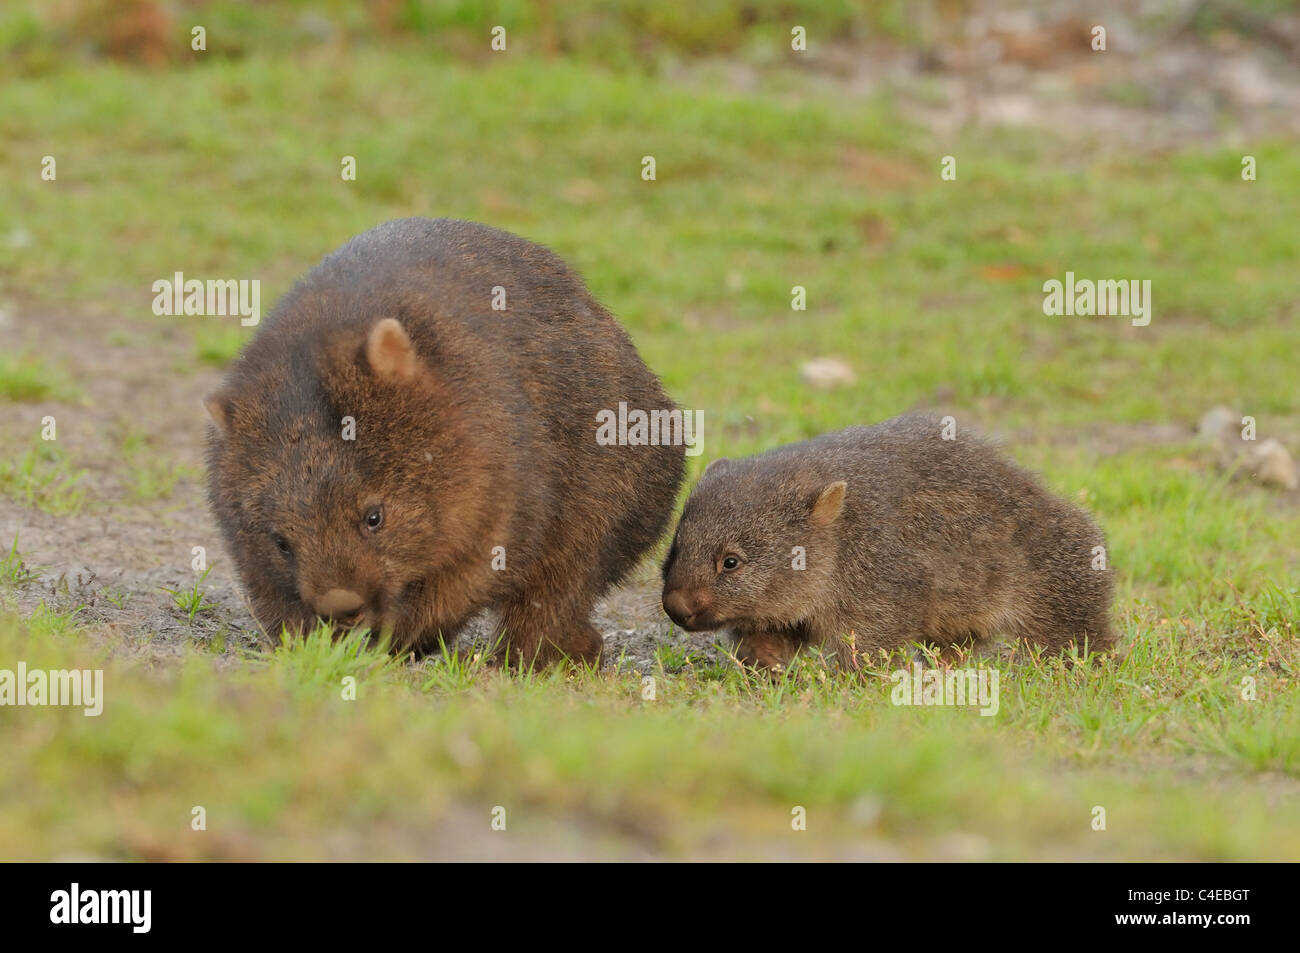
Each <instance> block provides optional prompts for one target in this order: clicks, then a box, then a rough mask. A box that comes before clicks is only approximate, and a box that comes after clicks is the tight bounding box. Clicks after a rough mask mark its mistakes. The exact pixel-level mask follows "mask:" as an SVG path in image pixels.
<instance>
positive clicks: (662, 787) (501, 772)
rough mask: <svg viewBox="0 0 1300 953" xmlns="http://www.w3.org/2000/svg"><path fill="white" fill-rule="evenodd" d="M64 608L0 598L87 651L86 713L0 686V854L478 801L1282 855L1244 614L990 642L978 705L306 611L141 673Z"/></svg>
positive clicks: (873, 685) (22, 630)
mask: <svg viewBox="0 0 1300 953" xmlns="http://www.w3.org/2000/svg"><path fill="white" fill-rule="evenodd" d="M1292 598H1294V595H1292ZM71 625H72V623H71V621H68V622H65V623H63V624H61V625H58V626H53V625H50V624H48V622H47V623H46V624H43V625H37V624H36V623H35V622H28V623H24V622H21V621H19V620H18V619H16V618H14V617H11V616H9V617H5V618H4V619H3V621H0V652H2V653H3V656H4V657H6V658H14V657H17V658H23V659H26V660H27V663H28V666H29V668H31V667H36V666H39V667H46V668H65V667H72V666H76V667H103V668H105V670H106V674H105V686H106V690H105V695H106V703H105V709H104V714H103V715H102V716H100V717H99V718H98V719H88V718H85V717H84V716H83V715H82V714H81V713H80V711H76V710H65V709H53V708H46V709H29V710H22V711H20V710H18V709H13V708H0V733H3V736H4V737H5V738H6V742H7V751H8V752H9V754H8V756H7V768H8V770H6V772H5V773H4V775H3V777H0V802H2V803H5V804H7V805H9V807H8V808H7V809H6V810H5V811H3V812H0V856H6V857H50V856H57V855H58V854H59V853H60V852H65V851H76V852H77V853H79V854H86V853H89V854H90V855H91V856H99V857H104V858H107V859H161V858H168V859H199V858H204V859H217V858H231V857H256V858H275V857H304V856H305V857H318V856H337V855H338V852H339V850H340V849H341V848H339V847H338V845H337V844H336V845H334V847H333V848H331V846H330V844H329V843H328V842H327V840H325V839H322V838H320V837H319V836H316V834H317V832H319V831H322V830H335V829H338V828H339V827H346V828H347V829H348V830H350V831H352V832H353V833H354V834H355V835H356V836H357V837H359V838H362V839H363V840H364V841H365V843H366V847H365V849H364V850H361V848H357V847H353V848H352V850H361V854H362V855H364V856H373V855H378V856H386V857H391V858H416V857H419V856H422V855H423V854H424V853H425V852H429V851H433V850H434V849H435V847H436V844H437V840H438V837H439V836H442V835H440V834H439V832H440V831H441V832H445V830H446V829H447V826H448V825H456V824H460V825H464V824H465V823H466V821H465V818H466V817H468V818H471V819H473V818H477V819H478V820H479V822H480V823H481V835H482V836H483V837H488V836H491V835H490V833H489V826H488V825H489V815H490V810H491V809H492V808H493V807H494V806H498V805H499V806H504V807H505V808H506V810H507V816H508V826H507V830H508V831H509V832H511V835H510V836H513V837H516V838H519V839H520V840H521V841H522V842H527V841H529V840H530V839H536V838H543V839H544V840H545V842H546V843H547V844H548V847H549V849H554V850H559V851H572V850H578V851H581V852H585V853H595V854H596V855H600V851H601V850H602V849H603V848H602V847H601V845H602V844H604V843H606V842H609V843H616V842H619V841H625V840H629V839H630V840H632V841H634V842H635V843H636V844H637V845H639V847H640V848H641V849H644V850H649V851H651V852H653V853H657V854H664V855H667V856H678V855H684V854H690V853H692V852H694V851H698V850H700V845H701V844H710V845H713V846H712V848H711V850H712V851H714V852H715V853H717V854H718V855H726V856H762V855H764V854H769V853H776V854H778V855H779V854H781V853H783V852H790V853H794V854H797V855H799V856H825V857H831V856H859V855H860V854H858V853H855V852H864V853H870V852H871V851H873V850H875V851H896V852H899V853H901V854H902V855H903V856H909V857H948V856H952V852H953V851H954V850H959V849H960V850H964V851H970V852H973V853H972V854H971V856H974V857H985V858H990V859H1006V858H1017V857H1020V858H1023V857H1039V858H1045V859H1061V858H1071V857H1073V858H1085V859H1121V858H1133V859H1139V858H1140V859H1153V858H1160V859H1204V860H1213V859H1227V858H1234V857H1241V856H1251V857H1266V858H1276V859H1292V860H1294V859H1296V858H1297V857H1300V802H1297V800H1296V798H1295V797H1294V790H1295V785H1296V783H1297V782H1296V774H1297V772H1298V771H1300V761H1298V759H1297V755H1298V751H1297V744H1296V733H1295V732H1294V730H1293V728H1294V725H1295V724H1296V719H1297V717H1300V710H1298V706H1297V697H1296V694H1295V693H1294V691H1292V690H1291V689H1290V687H1289V684H1288V682H1289V679H1290V678H1291V677H1293V676H1292V675H1288V674H1287V672H1288V671H1290V672H1294V670H1295V667H1296V666H1297V665H1300V655H1298V654H1297V647H1296V643H1295V640H1294V639H1291V640H1285V639H1281V638H1269V637H1268V636H1267V635H1266V634H1264V633H1261V632H1259V631H1258V630H1255V629H1250V630H1243V631H1242V634H1241V636H1240V637H1238V638H1236V639H1234V640H1232V641H1231V642H1229V643H1227V644H1225V643H1223V642H1222V641H1221V640H1220V639H1219V638H1217V637H1215V636H1212V635H1210V634H1208V633H1204V632H1196V631H1188V632H1184V633H1176V632H1175V631H1173V629H1172V627H1170V626H1159V625H1151V626H1147V625H1145V624H1144V625H1141V626H1138V627H1137V629H1136V632H1135V634H1136V636H1137V645H1136V646H1135V649H1134V651H1132V652H1131V653H1130V654H1129V656H1128V657H1127V658H1126V659H1124V660H1122V661H1116V660H1113V659H1112V660H1110V661H1106V662H1103V663H1102V664H1101V665H1100V666H1098V667H1084V666H1071V665H1069V664H1068V663H1066V662H1063V661H1062V660H1060V659H1042V658H1033V657H1028V658H1022V659H1017V660H1015V661H1012V662H1006V661H1003V662H994V663H992V664H994V665H996V666H997V667H998V669H999V671H1000V673H1001V686H1002V687H1001V710H1000V711H999V713H998V715H996V716H995V717H993V718H982V717H980V716H978V715H977V714H975V713H974V712H973V711H965V710H951V709H933V708H930V709H922V708H909V707H900V706H895V705H892V704H891V703H890V689H891V683H890V682H889V681H888V680H887V679H883V678H875V677H867V678H865V679H862V680H859V679H857V678H855V677H852V676H847V675H845V674H843V673H838V672H834V671H828V670H827V669H826V668H824V667H823V666H821V665H820V664H818V663H817V662H816V661H813V660H806V661H804V662H802V663H799V664H796V665H795V666H793V667H792V669H791V670H790V671H789V672H787V673H786V674H785V676H784V677H783V678H781V679H779V680H776V681H769V680H766V679H755V678H752V677H747V676H745V675H743V674H742V673H741V672H740V671H739V669H738V668H736V667H729V668H726V669H722V670H719V671H717V672H712V673H709V675H708V676H707V677H699V676H698V675H696V674H693V673H692V672H691V671H690V670H689V669H688V670H687V671H685V672H683V673H682V674H677V675H674V674H670V673H667V672H660V673H659V674H658V675H656V676H655V679H656V682H657V685H656V698H655V700H654V701H645V700H643V695H642V681H641V678H640V677H638V676H636V675H635V674H619V673H613V672H610V673H605V674H599V675H597V674H592V673H589V672H587V673H584V672H574V671H563V670H556V671H550V672H547V673H542V674H534V675H530V676H521V677H510V676H503V675H501V674H499V673H497V672H495V671H490V670H488V669H486V668H485V667H484V666H483V665H482V663H481V661H474V660H470V659H465V658H461V657H449V658H442V659H439V660H436V661H432V662H425V663H423V664H421V665H417V666H413V665H411V664H409V663H406V662H403V661H401V660H395V659H393V658H392V657H391V656H389V655H388V654H386V653H384V652H383V651H382V650H381V649H380V648H378V647H375V646H373V645H370V644H367V642H366V640H365V638H364V637H353V638H350V639H348V640H344V641H340V642H338V643H333V642H331V641H330V640H329V639H328V638H327V637H325V636H324V635H323V633H319V632H318V633H314V634H313V635H311V636H309V637H307V638H306V639H303V640H299V641H295V642H291V643H285V644H283V645H281V646H279V647H278V648H277V649H275V650H274V651H273V652H268V653H258V654H254V655H252V656H248V657H246V658H245V659H244V660H243V661H241V662H238V663H237V664H235V665H234V666H232V665H231V664H230V663H229V662H228V661H227V662H226V663H224V664H222V665H221V666H219V667H217V666H215V665H214V663H213V662H212V661H210V659H209V657H206V656H204V655H202V654H200V653H196V652H190V653H187V654H186V655H185V656H184V657H183V659H182V660H181V661H180V662H179V663H177V664H173V665H169V666H167V667H166V668H165V669H163V670H162V671H149V670H148V669H146V668H143V667H141V666H139V665H138V664H133V663H131V662H129V661H125V660H115V659H113V658H111V657H108V656H107V654H106V653H107V651H108V646H107V645H105V643H104V642H103V641H101V640H98V639H96V638H95V637H93V635H91V633H89V632H87V631H84V630H76V629H75V628H70V626H71ZM898 664H902V663H901V662H899V661H898V660H895V661H893V662H888V663H886V662H882V669H883V670H885V671H888V669H889V668H890V667H891V666H894V665H898ZM1247 674H1248V675H1250V676H1252V677H1254V678H1255V679H1256V680H1257V698H1256V700H1255V701H1252V702H1246V701H1243V700H1242V699H1241V697H1240V691H1239V683H1240V679H1241V677H1243V676H1244V675H1247ZM348 679H355V691H353V692H351V695H350V696H349V692H348V681H347V680H348ZM52 734H54V735H57V737H58V738H59V739H60V743H59V744H58V745H50V744H48V739H49V737H51V735H52ZM235 764H237V765H238V770H237V771H235V770H230V769H231V768H232V767H233V766H234V765H235ZM1260 772H1265V773H1266V777H1268V778H1270V779H1271V780H1268V781H1267V783H1262V781H1261V776H1260ZM74 779H75V784H74ZM122 785H127V786H128V789H129V792H130V793H129V795H123V796H118V797H101V796H99V794H98V793H96V794H91V793H79V792H103V791H106V790H111V789H114V788H118V789H120V788H121V786H122ZM33 789H40V790H42V791H44V792H46V796H43V797H42V798H39V799H35V798H30V797H23V796H22V792H24V791H27V792H30V791H31V790H33ZM54 792H61V793H60V794H59V795H58V796H51V794H53V793H54ZM1287 792H1290V795H1291V796H1285V795H1286V794H1287ZM193 805H201V806H203V807H205V808H206V810H207V812H208V817H209V828H208V830H207V831H206V832H203V833H202V834H195V833H192V832H190V831H189V830H188V829H187V827H186V824H185V819H186V818H188V816H189V812H190V810H191V807H192V806H193ZM1096 806H1101V807H1104V808H1105V809H1106V813H1107V829H1106V830H1105V831H1095V830H1093V829H1092V827H1091V820H1092V810H1093V808H1094V807H1096ZM795 807H803V808H804V809H805V810H806V811H807V815H808V829H807V830H806V831H800V832H796V831H793V830H792V829H791V823H790V821H791V812H792V810H793V809H794V808H795ZM557 819H558V826H557ZM402 832H407V833H405V834H404V833H402ZM473 834H474V832H473V831H472V830H471V832H470V835H467V836H473ZM960 845H965V846H964V847H961V846H960ZM343 853H344V854H345V855H346V854H347V850H343Z"/></svg>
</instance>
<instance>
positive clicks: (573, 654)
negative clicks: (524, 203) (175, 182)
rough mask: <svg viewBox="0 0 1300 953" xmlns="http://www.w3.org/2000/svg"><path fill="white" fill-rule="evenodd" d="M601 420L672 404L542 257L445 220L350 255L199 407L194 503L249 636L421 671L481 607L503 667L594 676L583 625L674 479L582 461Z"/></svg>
mask: <svg viewBox="0 0 1300 953" xmlns="http://www.w3.org/2000/svg"><path fill="white" fill-rule="evenodd" d="M494 304H496V305H498V306H500V305H504V310H496V309H494ZM620 402H626V403H627V405H628V406H630V407H633V408H638V409H642V410H645V411H647V412H648V411H650V410H652V409H670V408H671V407H672V403H671V402H670V401H669V399H668V398H667V397H666V396H665V395H664V392H663V390H662V389H661V387H660V385H659V381H658V379H657V378H656V377H655V375H654V374H652V373H651V372H650V371H649V370H647V369H646V366H645V365H644V364H643V363H642V362H641V359H640V358H639V357H638V356H637V352H636V350H635V349H634V348H633V346H632V343H631V341H630V340H629V339H628V336H627V334H626V332H624V330H623V329H622V328H621V327H620V326H619V324H618V323H617V322H616V321H615V320H614V319H613V318H612V317H611V316H610V314H609V313H608V312H607V311H605V309H604V308H602V307H601V306H600V305H599V304H598V303H597V302H596V300H595V299H594V298H592V296H591V294H590V293H589V292H588V291H587V289H586V287H585V286H584V285H583V283H582V281H581V279H580V278H579V277H578V276H577V275H576V274H574V273H573V272H572V271H571V270H570V269H569V268H568V267H566V266H565V264H564V263H563V262H562V261H560V259H559V258H557V257H556V256H555V255H554V254H552V253H551V252H549V251H548V250H546V249H545V248H542V247H540V246H538V245H534V244H532V243H531V242H528V241H525V240H523V239H521V238H517V237H515V236H513V235H509V234H507V233H505V232H501V231H498V230H496V229H493V228H488V227H485V226H483V225H475V224H472V223H469V222H456V221H449V220H446V219H438V220H429V219H417V218H410V219H402V220H399V221H393V222H388V223H386V224H384V225H380V226H378V227H377V228H374V229H371V230H370V231H368V232H365V233H364V234H362V235H359V236H357V237H356V238H354V239H352V241H350V242H348V243H347V244H346V245H344V246H343V247H342V248H340V249H339V250H338V251H336V252H334V253H333V254H331V255H329V256H328V257H327V258H325V259H324V260H323V261H322V262H321V263H320V264H319V265H317V266H316V267H315V268H313V269H312V270H311V271H310V272H308V274H307V275H306V276H305V277H304V278H303V279H302V280H301V281H299V282H298V284H297V285H295V286H294V288H293V289H292V290H291V291H290V292H289V293H288V294H287V295H286V296H285V297H284V299H283V300H282V301H281V302H280V303H279V305H278V306H277V307H276V309H275V311H274V312H273V313H272V314H271V315H270V316H269V317H268V318H267V320H266V322H265V323H264V326H263V327H262V328H261V329H260V330H259V332H258V334H257V335H256V337H254V339H253V340H252V341H251V342H250V343H249V344H248V346H247V347H246V348H245V349H244V352H243V353H242V354H241V355H240V357H239V358H238V360H237V361H236V362H235V363H234V365H233V366H232V367H231V369H230V372H229V374H228V376H227V378H226V381H225V383H224V384H223V385H222V386H221V388H220V389H219V390H218V391H217V392H216V393H214V394H213V395H212V396H211V397H209V398H208V400H207V402H206V403H207V407H208V411H209V413H210V414H211V416H212V420H213V422H214V424H215V426H213V427H211V428H210V429H209V441H208V494H209V499H210V501H211V504H212V508H213V510H214V512H215V514H216V518H217V522H218V523H219V524H220V526H221V530H222V532H223V534H224V536H225V540H226V544H227V546H228V548H229V549H230V551H231V553H232V554H233V556H234V559H235V563H236V565H237V567H238V569H239V574H240V577H241V578H242V580H243V583H244V586H245V587H246V588H247V590H248V592H249V595H250V596H251V600H252V605H253V610H254V612H255V614H256V616H257V618H258V620H259V622H260V623H261V624H262V626H263V627H264V628H265V629H266V630H268V632H270V633H271V634H277V633H278V632H279V630H280V627H281V625H285V626H288V627H289V628H291V629H300V628H302V627H304V626H309V625H312V624H314V623H315V622H316V620H317V619H318V618H328V619H332V620H333V621H334V622H335V623H338V624H340V625H348V626H350V625H366V626H369V627H371V628H373V629H377V630H378V629H383V630H389V631H391V633H392V635H393V644H394V647H395V648H398V649H411V650H415V651H423V650H428V649H430V648H433V647H435V646H436V645H437V644H438V640H439V637H440V636H446V637H447V638H448V639H450V638H451V636H452V635H453V634H454V633H455V631H456V630H457V629H458V628H459V627H460V626H461V624H462V623H463V622H465V621H466V619H467V618H468V617H470V616H471V615H472V614H474V613H475V612H476V611H477V610H479V609H482V608H485V607H496V608H498V609H499V610H500V614H501V629H502V633H503V635H504V648H505V649H506V650H507V652H508V657H509V659H510V660H511V661H512V662H517V663H521V664H526V665H531V664H544V663H546V662H549V661H552V660H554V659H556V658H557V657H559V656H561V655H565V656H568V657H570V658H573V659H577V660H582V661H586V662H592V661H595V660H596V659H597V657H598V655H599V652H600V648H601V641H602V640H601V636H600V634H599V633H598V632H597V631H596V630H595V628H593V627H592V625H591V623H590V621H589V618H590V614H591V609H592V605H593V603H594V602H595V600H596V599H597V598H598V597H599V596H600V595H601V594H602V593H603V592H605V590H606V589H608V588H609V587H610V586H611V585H613V584H614V583H615V582H617V581H618V580H619V579H621V578H622V577H623V576H624V575H625V574H626V573H627V572H628V570H629V569H630V568H631V567H632V566H633V565H634V564H635V563H636V562H637V560H638V558H639V557H640V555H641V554H642V553H643V552H644V551H645V550H646V548H647V547H649V546H650V545H651V544H652V543H653V542H654V541H655V540H656V539H657V538H658V537H659V536H660V534H661V533H662V532H663V530H664V527H665V525H666V523H667V520H668V517H669V515H670V512H671V509H672V506H673V502H674V500H675V498H676V493H677V488H678V485H679V484H680V482H681V477H682V468H683V459H682V457H683V447H682V446H681V445H680V444H679V445H676V446H617V445H613V446H610V445H601V444H600V443H598V442H597V437H596V433H597V427H598V423H597V414H598V413H600V412H601V411H611V410H613V409H615V408H618V407H619V404H620Z"/></svg>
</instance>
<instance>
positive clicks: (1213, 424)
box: [1196, 404, 1241, 445]
mask: <svg viewBox="0 0 1300 953" xmlns="http://www.w3.org/2000/svg"><path fill="white" fill-rule="evenodd" d="M1196 432H1197V433H1198V434H1200V435H1201V437H1202V439H1204V440H1207V441H1209V442H1210V443H1215V444H1220V445H1223V444H1227V443H1229V442H1230V441H1232V440H1234V439H1240V437H1241V414H1239V413H1237V412H1236V411H1235V410H1232V409H1231V408H1229V407H1224V406H1223V405H1222V404H1220V405H1218V406H1217V407H1211V408H1210V409H1209V410H1207V411H1206V412H1205V416H1203V417H1202V418H1201V422H1200V423H1199V424H1197V425H1196Z"/></svg>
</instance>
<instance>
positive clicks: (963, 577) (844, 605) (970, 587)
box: [737, 414, 1112, 650]
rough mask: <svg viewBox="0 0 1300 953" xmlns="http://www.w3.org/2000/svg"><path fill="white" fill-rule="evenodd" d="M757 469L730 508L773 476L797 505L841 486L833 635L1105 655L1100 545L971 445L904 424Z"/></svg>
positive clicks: (854, 430)
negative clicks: (1006, 643)
mask: <svg viewBox="0 0 1300 953" xmlns="http://www.w3.org/2000/svg"><path fill="white" fill-rule="evenodd" d="M946 434H948V435H950V436H952V439H945V435H946ZM754 462H755V464H756V466H755V467H754V468H753V469H752V470H751V471H750V472H749V473H748V474H746V473H745V472H744V471H743V470H742V471H741V473H739V474H738V477H739V479H740V480H741V481H742V483H741V485H740V486H738V487H737V497H738V498H740V499H743V498H744V497H745V495H746V494H747V493H757V492H759V491H760V486H761V485H766V486H769V487H770V486H772V485H774V484H773V481H772V476H773V475H775V474H779V475H780V476H781V479H780V480H779V481H776V482H777V484H779V485H795V486H799V487H801V488H802V489H801V491H800V492H805V493H806V492H808V491H810V490H812V489H814V488H816V487H818V486H823V485H826V484H827V483H830V482H832V481H835V480H845V481H846V482H847V483H848V490H847V493H846V495H845V501H844V507H843V513H842V515H841V517H840V519H839V521H838V522H837V524H836V525H837V527H838V528H837V534H838V536H837V542H838V548H839V556H838V570H837V572H836V574H835V580H834V585H835V589H836V592H835V594H834V599H833V604H834V605H835V606H836V608H835V609H834V610H833V612H831V613H830V617H829V618H828V619H827V620H826V622H827V624H828V625H829V626H831V627H833V628H835V629H837V630H843V631H842V633H841V634H844V635H847V633H848V631H849V630H850V629H852V630H854V631H856V632H857V633H858V634H859V635H861V634H862V633H864V632H867V633H876V635H877V636H878V638H876V639H874V641H880V640H882V639H883V640H884V641H886V642H887V641H890V640H891V638H893V637H898V638H903V639H906V638H925V639H927V640H930V641H933V642H937V643H939V644H949V643H954V642H964V641H967V640H969V639H971V638H974V639H976V640H978V639H980V638H983V637H986V636H989V635H992V634H993V633H994V632H1004V633H1008V634H1011V635H1015V636H1020V637H1023V638H1026V639H1029V640H1030V641H1033V642H1035V643H1037V644H1040V645H1043V646H1044V647H1045V648H1048V649H1049V650H1059V649H1061V648H1063V647H1064V646H1065V645H1066V644H1067V643H1068V642H1070V641H1075V642H1077V643H1079V644H1082V642H1083V641H1084V640H1085V639H1086V640H1087V641H1088V643H1089V645H1090V647H1091V648H1094V649H1098V650H1099V649H1102V648H1105V647H1107V646H1108V645H1109V644H1110V642H1111V639H1112V633H1111V627H1110V622H1109V611H1110V601H1111V572H1110V569H1109V566H1108V564H1107V563H1106V554H1105V550H1104V540H1103V537H1102V534H1101V531H1100V530H1099V529H1098V528H1097V527H1096V525H1095V524H1094V523H1093V521H1092V520H1091V518H1090V517H1089V516H1088V515H1087V514H1086V513H1085V512H1084V511H1083V510H1081V509H1079V508H1078V507H1075V506H1073V505H1071V504H1069V503H1067V502H1066V501H1064V500H1062V499H1060V498H1059V497H1057V496H1055V495H1053V494H1052V493H1051V492H1049V491H1048V490H1047V489H1045V488H1044V487H1043V485H1042V484H1041V483H1040V482H1039V481H1038V480H1037V479H1036V478H1035V477H1034V476H1033V475H1032V474H1030V473H1029V472H1028V471H1026V470H1024V469H1022V468H1020V467H1019V466H1017V465H1016V464H1015V463H1014V462H1013V461H1011V460H1010V459H1009V458H1007V457H1005V456H1003V455H1002V454H1001V453H999V452H998V451H997V450H995V449H994V448H993V447H992V446H990V445H989V444H988V443H986V442H985V441H983V440H982V439H980V438H979V437H977V436H975V435H973V434H971V433H969V432H968V431H966V430H964V429H962V428H960V427H957V428H956V430H955V432H952V431H947V430H946V429H945V427H944V421H943V419H942V418H940V417H937V416H933V415H929V414H907V415H904V416H901V417H897V418H894V419H892V420H888V421H885V422H884V423H881V424H878V425H875V426H871V427H850V428H847V429H845V430H840V431H836V432H833V433H829V434H825V435H822V436H820V437H816V438H813V439H811V440H808V441H805V442H803V443H798V444H791V445H789V446H786V447H779V448H777V449H775V450H772V451H769V452H767V453H765V454H760V455H759V456H758V457H756V458H754ZM746 479H749V480H752V481H753V484H752V485H751V486H749V487H746V486H745V485H744V482H743V481H745V480H746ZM869 638H870V637H869ZM860 647H865V646H861V645H860Z"/></svg>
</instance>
